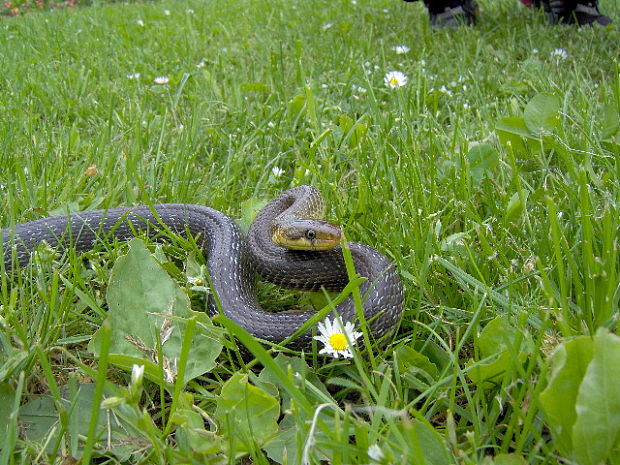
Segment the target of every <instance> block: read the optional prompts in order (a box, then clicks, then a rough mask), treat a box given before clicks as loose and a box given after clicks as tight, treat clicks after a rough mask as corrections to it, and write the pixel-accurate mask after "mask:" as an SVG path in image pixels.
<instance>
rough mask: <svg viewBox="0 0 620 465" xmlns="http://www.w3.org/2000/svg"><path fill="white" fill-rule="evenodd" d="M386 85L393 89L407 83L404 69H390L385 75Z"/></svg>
mask: <svg viewBox="0 0 620 465" xmlns="http://www.w3.org/2000/svg"><path fill="white" fill-rule="evenodd" d="M384 81H385V85H386V86H387V87H389V88H391V89H398V88H399V87H403V86H404V85H405V84H407V75H406V74H405V73H403V72H402V71H390V72H389V73H387V74H386V75H385V78H384Z"/></svg>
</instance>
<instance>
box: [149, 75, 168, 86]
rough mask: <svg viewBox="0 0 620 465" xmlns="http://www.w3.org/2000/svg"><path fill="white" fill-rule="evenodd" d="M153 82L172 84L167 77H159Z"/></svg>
mask: <svg viewBox="0 0 620 465" xmlns="http://www.w3.org/2000/svg"><path fill="white" fill-rule="evenodd" d="M153 82H154V83H155V84H168V83H169V82H170V79H169V78H168V77H167V76H157V77H156V78H155V79H153Z"/></svg>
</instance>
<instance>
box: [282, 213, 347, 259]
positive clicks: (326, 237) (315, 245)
mask: <svg viewBox="0 0 620 465" xmlns="http://www.w3.org/2000/svg"><path fill="white" fill-rule="evenodd" d="M341 236H342V233H341V231H340V227H339V226H337V225H335V224H333V223H330V222H329V221H324V220H317V219H290V218H288V219H287V220H286V221H282V222H280V223H277V224H275V225H274V227H273V230H272V235H271V240H272V241H273V243H274V244H276V245H277V246H280V247H284V248H285V249H291V250H309V251H321V250H330V249H333V248H334V247H336V246H338V244H340V239H341Z"/></svg>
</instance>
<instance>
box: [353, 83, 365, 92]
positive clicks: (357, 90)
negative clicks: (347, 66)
mask: <svg viewBox="0 0 620 465" xmlns="http://www.w3.org/2000/svg"><path fill="white" fill-rule="evenodd" d="M351 90H352V91H353V92H357V93H358V94H365V93H366V92H367V91H366V88H364V87H362V86H358V85H357V84H352V85H351Z"/></svg>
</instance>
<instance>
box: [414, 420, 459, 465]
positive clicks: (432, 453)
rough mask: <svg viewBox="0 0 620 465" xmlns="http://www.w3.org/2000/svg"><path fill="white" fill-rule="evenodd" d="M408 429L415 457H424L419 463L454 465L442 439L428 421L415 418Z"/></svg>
mask: <svg viewBox="0 0 620 465" xmlns="http://www.w3.org/2000/svg"><path fill="white" fill-rule="evenodd" d="M406 429H407V430H408V432H409V439H410V441H409V446H410V447H411V448H412V450H413V456H414V457H416V456H419V455H420V454H421V455H422V456H421V457H420V459H421V460H420V461H419V462H418V463H425V464H427V465H445V464H447V463H452V461H451V460H450V454H449V453H448V448H447V447H446V445H445V444H444V442H443V439H442V437H441V436H440V435H439V433H437V431H435V429H434V428H433V427H432V426H431V425H430V424H429V423H428V422H427V421H423V420H421V419H419V418H415V419H414V420H413V421H412V422H411V424H410V425H407V427H406Z"/></svg>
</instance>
